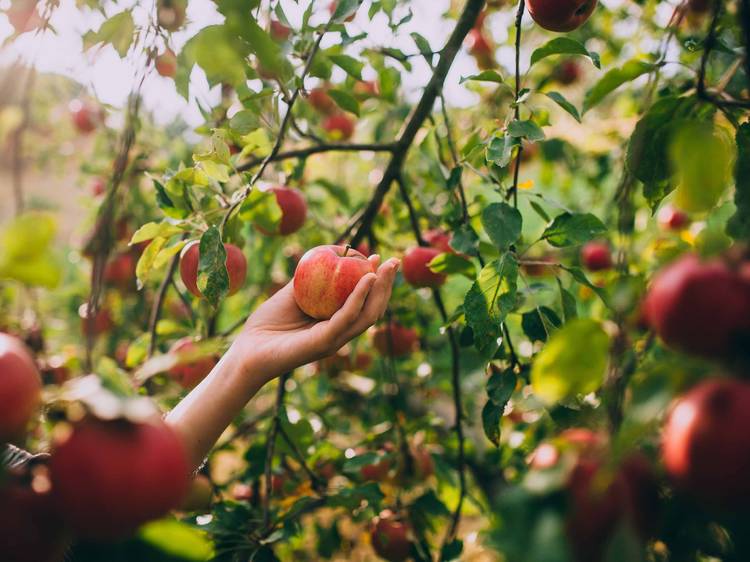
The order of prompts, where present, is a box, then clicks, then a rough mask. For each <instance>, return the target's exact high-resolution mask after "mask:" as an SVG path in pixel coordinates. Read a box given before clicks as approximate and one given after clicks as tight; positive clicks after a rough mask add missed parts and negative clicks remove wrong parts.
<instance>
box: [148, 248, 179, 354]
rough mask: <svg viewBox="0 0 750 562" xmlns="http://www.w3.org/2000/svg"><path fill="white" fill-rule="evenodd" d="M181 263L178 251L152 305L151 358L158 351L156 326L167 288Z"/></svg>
mask: <svg viewBox="0 0 750 562" xmlns="http://www.w3.org/2000/svg"><path fill="white" fill-rule="evenodd" d="M178 263H180V253H179V252H177V253H176V254H175V255H174V256H172V260H171V261H170V262H169V268H168V269H167V274H166V275H165V276H164V279H162V280H161V285H159V290H158V291H157V293H156V299H155V300H154V304H153V306H152V307H151V315H150V316H149V320H148V332H149V334H151V338H150V339H149V342H148V357H149V358H151V357H153V355H154V351H156V326H157V325H158V324H159V316H160V315H161V309H162V306H163V305H164V299H165V297H166V296H167V290H168V289H169V285H170V283H171V282H172V278H173V277H174V272H175V271H176V270H177V264H178Z"/></svg>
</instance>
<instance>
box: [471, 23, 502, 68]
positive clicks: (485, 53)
mask: <svg viewBox="0 0 750 562" xmlns="http://www.w3.org/2000/svg"><path fill="white" fill-rule="evenodd" d="M466 44H467V46H468V48H469V54H470V55H471V56H473V57H474V59H475V60H476V61H477V66H478V67H479V68H480V69H481V70H489V69H491V68H495V67H496V66H497V63H496V62H495V49H494V47H493V46H492V44H491V43H490V41H489V39H487V37H486V36H485V35H484V33H483V32H482V31H481V30H480V29H472V30H471V31H469V34H468V35H467V36H466Z"/></svg>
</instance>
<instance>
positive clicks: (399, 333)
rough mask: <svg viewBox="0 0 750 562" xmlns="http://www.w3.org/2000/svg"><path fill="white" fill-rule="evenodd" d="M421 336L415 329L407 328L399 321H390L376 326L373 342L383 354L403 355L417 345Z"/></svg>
mask: <svg viewBox="0 0 750 562" xmlns="http://www.w3.org/2000/svg"><path fill="white" fill-rule="evenodd" d="M418 341H419V336H418V335H417V332H416V331H415V330H412V329H411V328H405V327H404V326H402V325H401V324H399V323H397V322H390V323H389V324H383V325H381V326H378V327H377V328H375V330H374V332H373V336H372V344H373V346H374V347H375V349H377V350H378V352H379V353H380V354H381V355H385V356H387V357H403V356H404V355H409V354H410V353H411V352H412V351H414V350H415V349H416V347H417V342H418Z"/></svg>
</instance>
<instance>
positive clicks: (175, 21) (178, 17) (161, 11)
mask: <svg viewBox="0 0 750 562" xmlns="http://www.w3.org/2000/svg"><path fill="white" fill-rule="evenodd" d="M186 10H187V0H158V2H157V3H156V19H157V22H158V24H159V26H161V27H163V28H164V29H166V30H167V31H177V30H178V29H180V28H181V27H182V26H183V25H184V24H185V12H186Z"/></svg>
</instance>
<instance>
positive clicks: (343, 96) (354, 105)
mask: <svg viewBox="0 0 750 562" xmlns="http://www.w3.org/2000/svg"><path fill="white" fill-rule="evenodd" d="M328 95H329V96H331V99H333V101H335V102H336V105H338V106H339V107H340V108H341V109H343V110H344V111H349V112H350V113H354V115H356V116H357V117H359V102H358V101H357V100H356V99H355V98H354V96H352V95H351V94H349V93H348V92H345V91H343V90H334V89H331V90H328Z"/></svg>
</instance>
